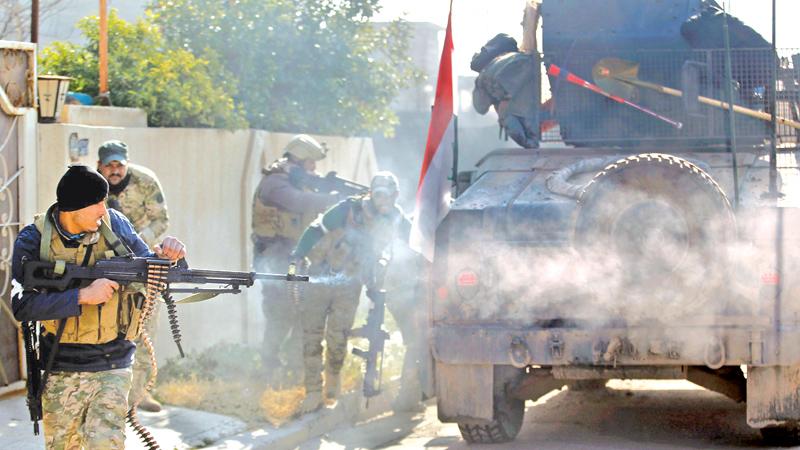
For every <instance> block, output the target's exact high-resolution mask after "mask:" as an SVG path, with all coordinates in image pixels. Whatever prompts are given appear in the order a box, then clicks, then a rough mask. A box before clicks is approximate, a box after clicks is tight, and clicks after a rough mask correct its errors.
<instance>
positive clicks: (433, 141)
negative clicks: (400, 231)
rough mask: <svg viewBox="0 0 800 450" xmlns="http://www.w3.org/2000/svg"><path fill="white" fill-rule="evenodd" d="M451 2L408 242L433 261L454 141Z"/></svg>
mask: <svg viewBox="0 0 800 450" xmlns="http://www.w3.org/2000/svg"><path fill="white" fill-rule="evenodd" d="M452 16H453V2H452V0H451V2H450V13H449V14H448V16H447V30H446V31H445V36H444V47H443V48H442V59H441V61H440V62H439V78H438V81H437V82H436V99H435V100H434V102H433V111H432V113H431V123H430V126H429V128H428V141H427V144H426V145H425V159H423V161H422V170H421V171H420V175H419V184H418V185H417V202H416V206H415V208H414V222H413V224H412V228H411V236H410V239H409V244H410V246H411V248H412V249H414V250H416V251H418V252H420V253H421V254H422V255H423V256H425V258H426V259H427V260H428V261H433V249H434V238H435V234H436V227H437V226H438V225H439V223H440V222H441V221H442V219H444V216H445V215H446V214H447V211H448V210H449V209H450V199H451V197H450V187H451V182H450V180H449V179H448V177H449V175H450V174H451V173H452V172H451V171H452V164H453V145H454V143H455V116H454V114H453V64H452V60H453V32H452V28H451V19H452Z"/></svg>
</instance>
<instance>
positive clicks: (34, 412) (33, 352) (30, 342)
mask: <svg viewBox="0 0 800 450" xmlns="http://www.w3.org/2000/svg"><path fill="white" fill-rule="evenodd" d="M22 339H23V340H24V342H25V366H26V367H27V372H28V383H27V386H26V387H27V388H28V392H27V395H26V398H25V402H26V403H27V404H28V412H29V413H30V415H31V422H33V434H34V435H36V436H38V435H39V421H40V420H42V395H41V393H42V366H41V360H40V359H39V355H38V349H39V334H38V333H37V332H36V322H22Z"/></svg>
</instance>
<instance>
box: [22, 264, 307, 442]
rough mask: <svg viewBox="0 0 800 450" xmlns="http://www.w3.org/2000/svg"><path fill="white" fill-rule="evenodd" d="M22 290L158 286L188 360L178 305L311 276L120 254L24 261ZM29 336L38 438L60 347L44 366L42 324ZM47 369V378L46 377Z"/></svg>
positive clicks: (26, 331) (30, 325) (26, 330)
mask: <svg viewBox="0 0 800 450" xmlns="http://www.w3.org/2000/svg"><path fill="white" fill-rule="evenodd" d="M22 271H23V279H22V286H23V287H24V288H25V289H44V290H49V289H52V290H57V291H63V290H66V289H68V288H71V287H74V286H77V285H78V283H80V282H81V281H89V280H97V279H100V278H107V279H109V280H113V281H116V282H117V283H119V284H121V285H127V284H130V283H146V284H148V285H157V286H159V290H160V291H161V294H162V296H163V298H164V303H166V305H167V312H168V315H169V321H170V328H171V330H172V338H173V340H174V341H175V344H176V345H177V346H178V350H179V351H180V354H181V357H183V356H184V353H183V348H182V347H181V343H180V342H181V336H180V328H179V326H178V318H177V313H176V311H175V304H176V303H191V302H197V301H202V300H208V299H210V298H213V297H216V296H217V295H219V294H238V293H239V292H241V287H242V286H244V287H250V286H252V285H253V284H254V283H255V281H256V280H284V281H308V276H304V275H294V274H286V275H282V274H272V273H257V272H231V271H224V270H197V269H190V268H189V266H188V264H187V263H186V260H184V259H181V260H180V261H178V262H177V264H174V265H173V264H172V262H171V261H169V260H167V259H161V258H147V257H130V256H119V257H113V258H109V259H102V260H99V261H97V262H96V263H95V265H93V266H88V267H87V266H81V265H78V264H68V263H64V262H63V261H57V262H51V261H33V260H23V262H22ZM173 284H195V285H197V284H215V285H218V287H216V288H198V287H185V288H174V287H172V285H173ZM173 293H187V294H193V295H190V296H189V297H187V298H184V299H182V300H179V301H177V302H176V301H175V300H173V299H172V294H173ZM63 324H64V322H62V325H61V326H59V331H58V334H57V335H56V344H55V345H56V346H57V345H58V341H60V338H61V336H60V335H61V332H62V331H63ZM22 330H23V337H24V339H25V353H26V361H27V366H28V394H27V403H28V410H29V412H30V416H31V420H32V421H33V422H34V425H33V431H34V434H38V433H39V424H38V421H39V420H41V419H42V397H41V394H42V391H43V388H44V384H45V383H46V382H47V375H48V372H49V369H50V367H51V366H52V360H53V359H54V356H55V353H56V351H57V348H58V347H54V348H53V349H52V351H51V352H50V355H49V358H48V361H47V363H46V364H45V365H44V366H43V364H42V361H41V358H40V356H41V355H40V354H39V345H38V337H39V333H38V331H37V326H36V322H25V323H23V327H22ZM42 370H44V376H42Z"/></svg>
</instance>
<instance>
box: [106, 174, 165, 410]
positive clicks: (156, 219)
mask: <svg viewBox="0 0 800 450" xmlns="http://www.w3.org/2000/svg"><path fill="white" fill-rule="evenodd" d="M125 178H126V179H125V180H123V181H122V182H121V183H120V184H122V185H123V186H122V191H120V192H117V190H116V189H115V187H114V186H112V187H111V190H110V192H109V194H108V200H107V204H108V206H109V207H110V208H114V209H116V210H117V211H119V212H121V213H122V214H124V215H125V217H127V218H128V219H129V220H130V221H131V223H132V224H133V228H134V229H135V230H136V232H137V233H138V234H139V237H141V238H142V240H143V241H145V242H146V243H147V245H148V246H149V247H150V248H153V246H154V245H156V244H160V243H161V237H162V236H163V235H164V233H165V232H166V231H167V227H168V226H169V216H168V215H167V204H166V203H165V201H164V194H163V191H162V189H161V183H159V181H158V178H157V177H156V174H155V173H153V171H151V170H150V169H148V168H146V167H142V166H138V165H136V164H131V163H128V175H127V176H126V177H125ZM159 309H160V308H159V303H156V305H155V307H154V308H153V314H152V316H151V317H150V321H149V322H148V323H147V326H146V328H145V330H146V331H147V334H148V335H149V336H150V339H151V340H152V341H153V343H154V345H155V337H156V329H157V327H158V311H159ZM151 370H152V367H151V366H150V356H149V355H148V354H147V349H146V348H145V346H144V344H143V343H142V340H141V338H139V339H137V340H136V356H135V358H134V364H133V389H132V391H131V403H133V400H137V399H139V398H140V397H141V396H142V395H143V393H144V386H145V384H146V383H147V380H148V379H149V378H150V371H151Z"/></svg>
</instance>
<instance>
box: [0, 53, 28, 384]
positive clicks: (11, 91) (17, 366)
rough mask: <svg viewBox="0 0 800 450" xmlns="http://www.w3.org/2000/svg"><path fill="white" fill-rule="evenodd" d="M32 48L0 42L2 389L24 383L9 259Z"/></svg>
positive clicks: (17, 205)
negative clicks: (12, 309)
mask: <svg viewBox="0 0 800 450" xmlns="http://www.w3.org/2000/svg"><path fill="white" fill-rule="evenodd" d="M35 61H36V56H35V47H34V46H33V45H32V44H23V43H15V42H7V41H0V386H6V385H8V384H10V383H13V382H15V381H18V380H20V379H22V373H21V372H22V367H23V365H22V363H21V359H20V354H21V351H20V350H21V341H22V339H21V336H20V331H19V324H18V322H17V321H16V320H15V319H14V317H13V314H12V312H11V255H12V253H13V248H14V240H15V239H16V237H17V233H18V232H19V226H20V218H19V210H20V203H19V202H20V192H19V186H18V177H19V175H20V173H21V168H20V162H19V155H20V136H19V130H20V129H21V128H20V127H19V126H18V125H19V124H20V123H19V122H20V121H21V120H23V116H22V114H23V110H24V108H29V107H32V106H34V104H35V102H34V98H35V94H34V79H35V77H36V63H35Z"/></svg>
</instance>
